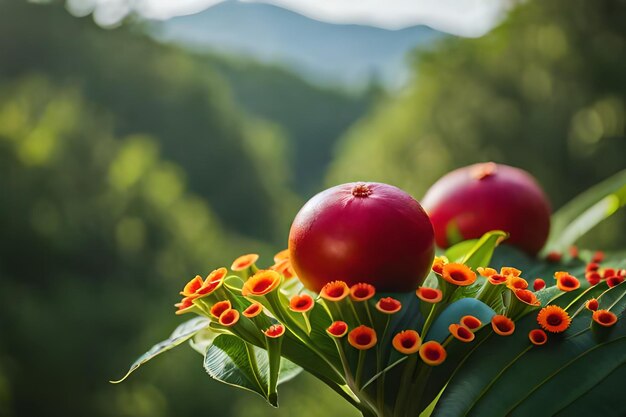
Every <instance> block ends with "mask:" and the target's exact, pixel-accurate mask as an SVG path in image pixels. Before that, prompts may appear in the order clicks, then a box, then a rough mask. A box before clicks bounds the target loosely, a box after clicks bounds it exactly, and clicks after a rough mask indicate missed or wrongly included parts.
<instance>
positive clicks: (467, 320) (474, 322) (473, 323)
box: [460, 315, 482, 331]
mask: <svg viewBox="0 0 626 417" xmlns="http://www.w3.org/2000/svg"><path fill="white" fill-rule="evenodd" d="M460 322H461V324H462V325H463V326H465V327H467V328H468V329H470V330H471V331H474V330H477V329H478V328H479V327H480V326H482V323H481V321H480V320H478V319H477V318H476V317H474V316H470V315H467V316H463V317H461V321H460Z"/></svg>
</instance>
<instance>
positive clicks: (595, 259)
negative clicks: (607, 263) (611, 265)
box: [591, 250, 604, 264]
mask: <svg viewBox="0 0 626 417" xmlns="http://www.w3.org/2000/svg"><path fill="white" fill-rule="evenodd" d="M603 260H604V252H602V251H600V250H599V251H597V252H596V253H594V254H593V257H592V258H591V262H595V263H597V264H599V263H600V262H602V261H603Z"/></svg>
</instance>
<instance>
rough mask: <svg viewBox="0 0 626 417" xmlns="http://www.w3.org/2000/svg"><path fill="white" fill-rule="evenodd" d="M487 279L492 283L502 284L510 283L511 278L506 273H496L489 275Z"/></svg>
mask: <svg viewBox="0 0 626 417" xmlns="http://www.w3.org/2000/svg"><path fill="white" fill-rule="evenodd" d="M487 281H489V283H490V284H491V285H502V284H506V283H508V282H509V279H508V278H507V277H506V276H505V275H501V274H494V275H491V276H489V277H487Z"/></svg>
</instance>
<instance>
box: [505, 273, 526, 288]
mask: <svg viewBox="0 0 626 417" xmlns="http://www.w3.org/2000/svg"><path fill="white" fill-rule="evenodd" d="M506 286H507V287H508V288H510V289H512V290H525V289H526V288H528V281H526V280H525V279H524V278H520V277H516V276H513V275H507V281H506Z"/></svg>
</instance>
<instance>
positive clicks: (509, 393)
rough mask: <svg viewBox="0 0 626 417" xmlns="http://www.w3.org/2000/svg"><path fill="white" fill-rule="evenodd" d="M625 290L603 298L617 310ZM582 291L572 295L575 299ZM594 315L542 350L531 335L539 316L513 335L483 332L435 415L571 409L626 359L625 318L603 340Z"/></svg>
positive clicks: (581, 319)
mask: <svg viewBox="0 0 626 417" xmlns="http://www.w3.org/2000/svg"><path fill="white" fill-rule="evenodd" d="M624 292H626V286H624V287H623V288H622V285H619V286H617V287H614V288H612V289H611V290H609V291H607V292H606V294H605V295H603V297H605V296H606V297H607V300H613V303H615V302H616V301H619V302H617V303H615V307H616V309H617V308H619V309H621V308H623V306H622V304H621V300H622V299H623V298H620V297H621V296H622V295H623V293H624ZM572 293H574V294H572ZM580 293H582V290H578V291H573V292H571V293H567V294H568V296H572V295H573V298H574V299H575V297H576V295H577V294H578V295H579V294H580ZM625 298H626V297H625ZM559 301H560V299H559ZM590 316H591V314H590V312H588V311H586V310H584V309H583V310H581V313H579V314H578V315H577V316H576V317H575V318H574V319H573V320H572V324H571V326H570V328H569V329H568V330H567V331H566V332H565V333H563V334H561V335H553V334H550V335H549V341H548V343H547V344H546V345H544V346H538V347H534V346H532V345H531V344H530V342H529V341H528V332H529V331H530V330H531V329H534V328H537V327H538V325H537V322H536V314H535V313H531V314H529V315H527V316H525V317H524V318H522V319H520V320H518V322H517V323H516V330H515V333H514V334H513V335H511V336H508V337H501V336H498V335H496V334H494V333H493V332H492V331H491V329H489V328H483V329H482V330H480V331H479V332H478V333H477V337H478V336H479V333H480V334H481V337H483V338H482V341H481V342H480V346H478V347H477V348H476V349H474V350H472V351H471V352H470V353H469V355H468V356H467V358H466V359H465V360H464V361H463V362H462V363H461V364H460V366H459V367H458V369H457V370H456V372H455V373H454V375H453V376H452V378H451V379H450V381H449V382H448V384H447V386H446V389H445V390H444V392H443V394H442V395H441V398H440V401H438V403H437V405H436V406H435V409H434V412H433V414H432V415H433V416H437V417H441V416H454V417H460V416H485V415H494V416H495V415H497V416H500V415H502V416H504V415H507V416H508V415H511V416H527V415H533V414H534V415H538V413H539V414H540V415H554V414H555V413H557V412H560V411H561V410H563V409H565V408H567V407H568V406H569V404H571V403H573V402H576V401H578V400H579V399H580V398H581V397H583V396H585V395H586V394H587V392H588V391H589V390H592V389H593V388H594V387H595V386H596V385H597V384H600V383H602V381H603V380H604V379H605V378H607V377H609V376H610V375H612V374H613V372H615V370H616V369H617V368H618V367H620V365H622V364H623V363H624V361H626V323H624V320H619V321H618V323H617V324H616V325H615V326H613V327H612V328H610V329H607V331H608V335H607V337H606V338H604V339H601V340H600V339H598V338H596V337H595V335H594V333H593V332H592V331H591V330H590V326H589V325H590V321H591V317H590ZM484 332H487V333H488V334H487V335H486V336H484V334H483V333H484ZM426 405H428V404H426ZM426 405H425V406H426ZM592 415H598V414H595V413H592ZM603 415H605V414H603ZM607 415H615V416H617V415H619V414H613V413H611V414H607Z"/></svg>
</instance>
